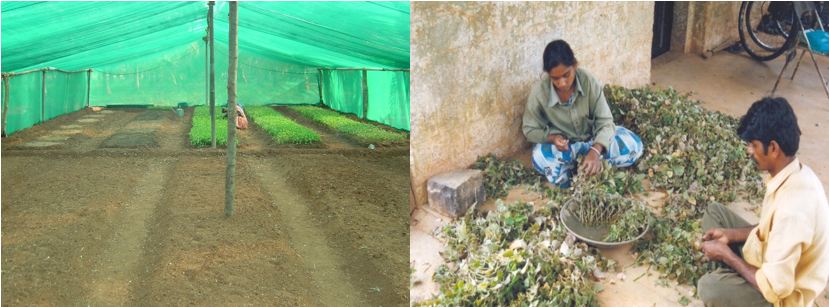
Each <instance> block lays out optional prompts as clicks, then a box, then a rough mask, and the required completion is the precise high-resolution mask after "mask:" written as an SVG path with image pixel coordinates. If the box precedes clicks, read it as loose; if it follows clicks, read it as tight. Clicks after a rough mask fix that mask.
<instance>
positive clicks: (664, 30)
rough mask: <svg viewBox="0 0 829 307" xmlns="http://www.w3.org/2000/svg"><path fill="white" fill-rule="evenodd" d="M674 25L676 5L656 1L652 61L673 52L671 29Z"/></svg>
mask: <svg viewBox="0 0 829 307" xmlns="http://www.w3.org/2000/svg"><path fill="white" fill-rule="evenodd" d="M673 23H674V3H673V2H670V1H655V2H654V8H653V44H652V45H651V59H653V58H655V57H658V56H660V55H662V54H663V53H665V52H668V51H669V50H671V27H672V25H673Z"/></svg>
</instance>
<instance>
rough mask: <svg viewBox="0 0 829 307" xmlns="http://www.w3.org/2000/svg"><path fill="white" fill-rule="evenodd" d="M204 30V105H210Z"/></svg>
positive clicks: (207, 40) (208, 68)
mask: <svg viewBox="0 0 829 307" xmlns="http://www.w3.org/2000/svg"><path fill="white" fill-rule="evenodd" d="M207 31H208V30H205V35H204V105H206V106H209V105H210V55H209V54H208V53H209V52H210V50H208V47H209V46H208V45H209V44H210V43H209V40H210V39H209V37H208V36H209V35H210V34H209V33H207Z"/></svg>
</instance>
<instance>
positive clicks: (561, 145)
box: [547, 134, 570, 152]
mask: <svg viewBox="0 0 829 307" xmlns="http://www.w3.org/2000/svg"><path fill="white" fill-rule="evenodd" d="M547 143H550V144H553V146H555V147H556V149H558V151H560V152H568V151H570V140H568V139H565V138H564V136H562V135H561V134H550V135H548V136H547Z"/></svg>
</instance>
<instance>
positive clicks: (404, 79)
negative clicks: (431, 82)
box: [366, 71, 411, 131]
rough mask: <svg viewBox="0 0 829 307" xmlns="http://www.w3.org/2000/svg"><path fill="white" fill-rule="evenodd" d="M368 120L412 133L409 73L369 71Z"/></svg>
mask: <svg viewBox="0 0 829 307" xmlns="http://www.w3.org/2000/svg"><path fill="white" fill-rule="evenodd" d="M367 74H368V75H367V77H366V79H367V84H368V114H367V116H366V118H367V119H368V120H372V121H376V122H378V123H383V124H386V125H389V126H392V127H395V128H397V129H402V130H406V131H411V128H410V126H409V124H410V121H411V120H410V119H411V115H410V113H409V79H410V78H409V75H410V74H409V72H408V71H368V73H367Z"/></svg>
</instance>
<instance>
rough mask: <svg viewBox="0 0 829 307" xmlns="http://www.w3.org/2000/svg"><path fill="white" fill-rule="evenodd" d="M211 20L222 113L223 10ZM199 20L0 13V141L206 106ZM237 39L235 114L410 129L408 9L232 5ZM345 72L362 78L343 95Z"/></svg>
mask: <svg viewBox="0 0 829 307" xmlns="http://www.w3.org/2000/svg"><path fill="white" fill-rule="evenodd" d="M214 9H215V12H214V16H215V20H214V32H215V34H214V35H215V51H214V52H215V59H216V63H215V72H216V84H217V86H216V101H217V104H218V105H225V104H226V101H227V89H226V88H225V86H223V85H225V84H227V67H228V63H227V61H228V27H229V24H228V3H227V2H217V3H216V5H215V8H214ZM207 11H208V7H207V2H204V1H202V2H97V1H90V2H83V1H81V2H58V1H56V2H51V1H47V2H7V1H3V2H2V3H0V13H1V15H2V16H0V17H2V25H3V27H2V33H0V34H2V38H3V39H2V56H0V63H1V64H2V71H3V73H4V75H5V76H6V77H7V78H8V79H9V80H8V81H9V82H8V83H9V89H8V94H9V102H8V105H4V108H5V109H6V110H4V111H3V112H5V113H6V114H4V115H5V116H6V118H7V119H6V127H5V128H6V133H12V132H14V131H17V130H20V129H24V128H26V127H29V126H31V125H34V124H37V123H39V122H41V121H45V120H48V119H49V118H53V117H55V116H59V115H62V114H65V113H69V112H73V111H77V110H79V109H80V108H82V107H85V106H110V107H112V106H144V105H162V106H177V105H179V104H180V103H186V104H187V105H188V106H193V105H205V104H206V100H207V94H206V84H205V83H206V76H207V69H206V59H207V46H206V41H205V39H204V37H205V36H206V29H207V21H206V19H207V18H206V17H207ZM238 35H239V64H238V84H237V92H238V101H239V103H241V104H243V105H272V104H286V105H297V104H310V105H315V104H320V103H323V102H324V103H325V104H326V105H329V106H331V107H332V108H334V109H337V110H340V111H342V112H350V113H354V114H357V115H358V116H361V117H367V118H368V119H369V120H374V121H378V122H382V123H385V124H388V125H391V126H394V127H397V128H400V129H406V130H408V129H409V126H408V125H409V124H408V121H409V120H408V119H409V118H408V116H409V114H408V113H409V95H408V84H409V72H408V68H409V2H240V3H239V34H238ZM343 68H346V69H355V68H357V69H363V70H368V71H370V72H371V74H363V75H366V76H367V78H366V80H365V82H349V83H347V85H348V86H346V87H344V86H343V84H342V83H341V82H340V81H339V80H341V79H344V78H351V74H348V72H349V71H348V70H341V69H343ZM32 70H35V71H34V72H29V71H32ZM331 76H335V77H334V79H332V77H331ZM359 81H363V80H362V79H359ZM320 82H321V83H320ZM332 82H338V83H336V84H334V83H332ZM362 84H366V85H367V90H364V89H363V88H362V87H356V88H355V86H361V85H362ZM403 85H405V86H403ZM403 87H405V90H404V89H403ZM321 90H322V93H320V91H321ZM3 91H4V92H5V91H7V89H5V88H4V89H3ZM364 92H365V93H367V94H368V99H366V97H364V95H363V93H364ZM355 93H359V95H356V94H355ZM326 98H327V99H326ZM328 100H330V101H331V102H333V104H331V103H328ZM364 101H367V102H368V108H367V110H368V111H367V112H365V113H367V114H363V113H364V112H363V111H362V108H364V107H365V105H363V103H364ZM4 103H5V102H4ZM341 105H342V106H341ZM353 105H359V107H354V106H353ZM358 110H359V111H358Z"/></svg>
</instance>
